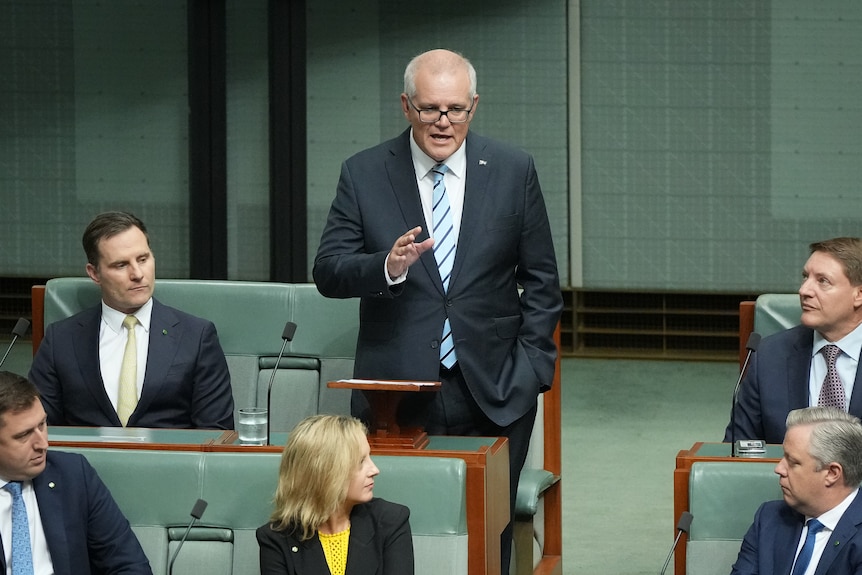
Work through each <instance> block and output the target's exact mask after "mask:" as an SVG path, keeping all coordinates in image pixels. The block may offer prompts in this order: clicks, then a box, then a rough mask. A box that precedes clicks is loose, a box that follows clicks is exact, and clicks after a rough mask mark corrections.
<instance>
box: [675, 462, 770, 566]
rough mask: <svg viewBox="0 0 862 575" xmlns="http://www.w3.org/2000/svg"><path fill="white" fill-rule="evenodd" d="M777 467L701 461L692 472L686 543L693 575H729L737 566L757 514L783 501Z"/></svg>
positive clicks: (767, 464)
mask: <svg viewBox="0 0 862 575" xmlns="http://www.w3.org/2000/svg"><path fill="white" fill-rule="evenodd" d="M774 468H775V463H774V462H766V461H709V462H706V461H699V462H696V463H694V464H692V466H691V476H690V478H689V510H690V512H691V514H692V516H693V517H694V521H692V523H691V528H690V530H689V534H688V541H687V543H686V573H687V574H688V575H719V574H721V575H727V574H728V573H730V570H731V569H730V568H731V565H733V563H734V561H736V557H737V555H738V554H739V547H740V544H741V543H742V539H743V537H744V536H745V533H746V531H748V528H749V526H750V525H751V522H752V520H753V519H754V512H755V511H756V510H757V508H758V507H759V506H760V504H761V503H763V502H764V501H770V500H773V499H781V497H782V493H781V487H780V486H779V485H778V477H777V476H776V475H775V473H774V472H773V469H774Z"/></svg>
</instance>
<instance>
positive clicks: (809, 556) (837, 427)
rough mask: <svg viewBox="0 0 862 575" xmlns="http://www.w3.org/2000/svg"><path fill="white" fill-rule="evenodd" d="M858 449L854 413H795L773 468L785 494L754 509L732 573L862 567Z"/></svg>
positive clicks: (830, 572)
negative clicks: (751, 521)
mask: <svg viewBox="0 0 862 575" xmlns="http://www.w3.org/2000/svg"><path fill="white" fill-rule="evenodd" d="M860 453H862V424H860V423H859V419H858V418H856V417H854V416H852V415H849V414H847V413H845V412H843V411H839V410H837V409H834V408H829V407H808V408H804V409H798V410H794V411H792V412H791V413H790V415H788V416H787V435H786V436H785V438H784V457H782V459H781V461H780V462H779V463H778V465H776V466H775V473H776V474H778V476H779V480H778V482H779V484H780V485H781V489H782V491H783V492H784V500H783V501H769V502H766V503H764V504H763V505H761V506H760V508H759V509H758V510H757V513H756V514H755V516H754V523H753V524H752V526H751V527H750V528H749V530H748V533H746V534H745V538H744V539H743V541H742V547H741V549H740V551H739V557H738V558H737V561H736V563H735V564H734V566H733V571H732V575H771V574H773V573H792V575H803V574H814V573H816V574H817V575H843V574H848V575H849V574H852V573H860V572H862V530H860V526H862V498H860V497H859V496H858V495H859V484H860V482H862V458H860V457H859V454H860ZM791 568H792V569H793V570H792V571H791Z"/></svg>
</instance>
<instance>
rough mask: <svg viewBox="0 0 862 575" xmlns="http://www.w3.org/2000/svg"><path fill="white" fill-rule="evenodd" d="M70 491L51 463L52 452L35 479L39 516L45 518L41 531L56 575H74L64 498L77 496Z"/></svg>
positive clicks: (34, 486)
mask: <svg viewBox="0 0 862 575" xmlns="http://www.w3.org/2000/svg"><path fill="white" fill-rule="evenodd" d="M68 488H69V486H68V485H65V484H64V481H63V480H62V479H61V476H60V474H59V473H58V472H57V469H56V467H55V466H54V465H53V464H52V462H51V457H50V453H49V454H48V461H47V463H46V464H45V470H44V471H43V472H42V473H40V474H39V475H38V476H37V477H36V478H34V479H33V490H34V491H35V492H36V500H37V501H38V502H39V515H40V516H41V517H42V529H43V530H44V531H45V541H46V542H47V543H48V550H49V551H50V552H51V561H52V562H53V564H54V572H55V573H57V574H58V575H62V574H64V573H72V566H71V563H70V561H71V558H70V557H69V544H68V541H67V540H66V518H65V515H64V508H63V499H64V498H66V497H74V496H75V495H74V494H72V493H70V492H69V489H68Z"/></svg>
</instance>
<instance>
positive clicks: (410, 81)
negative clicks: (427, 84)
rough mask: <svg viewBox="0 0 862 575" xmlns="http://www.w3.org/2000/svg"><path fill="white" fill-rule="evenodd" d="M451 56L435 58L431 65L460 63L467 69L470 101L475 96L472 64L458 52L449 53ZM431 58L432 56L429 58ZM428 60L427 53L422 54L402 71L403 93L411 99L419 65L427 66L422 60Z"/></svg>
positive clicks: (474, 75)
mask: <svg viewBox="0 0 862 575" xmlns="http://www.w3.org/2000/svg"><path fill="white" fill-rule="evenodd" d="M449 52H450V54H451V57H450V58H447V59H441V58H439V57H438V58H436V59H435V60H434V61H433V63H432V64H431V65H433V66H436V67H440V66H446V67H449V66H452V65H453V64H456V65H457V64H458V63H460V64H461V65H462V66H464V67H465V68H466V69H467V75H468V76H469V77H470V100H472V99H473V97H474V96H476V68H474V67H473V64H471V63H470V60H468V59H467V58H465V57H464V56H463V55H461V54H459V53H458V52H452V51H449ZM430 57H432V58H433V56H430ZM426 59H429V52H423V53H421V54H418V55H417V56H414V57H413V59H412V60H410V62H409V63H408V64H407V68H405V69H404V93H405V94H407V95H408V96H410V97H411V98H413V97H414V96H416V73H417V71H418V70H419V67H420V65H422V64H429V62H423V60H426Z"/></svg>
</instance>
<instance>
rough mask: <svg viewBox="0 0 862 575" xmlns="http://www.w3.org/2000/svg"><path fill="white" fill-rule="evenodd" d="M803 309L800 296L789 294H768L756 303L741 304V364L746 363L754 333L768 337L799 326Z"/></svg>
mask: <svg viewBox="0 0 862 575" xmlns="http://www.w3.org/2000/svg"><path fill="white" fill-rule="evenodd" d="M801 313H802V308H801V307H800V305H799V295H798V294H795V293H794V294H789V293H766V294H762V295H760V296H758V297H757V300H755V301H743V302H740V304H739V364H740V365H742V363H743V361H745V355H746V348H745V346H746V344H747V343H748V336H749V335H750V334H751V332H752V331H754V332H757V333H759V334H760V337H766V336H768V335H772V334H773V333H778V332H779V331H784V330H785V329H789V328H791V327H793V326H795V325H799V317H800V315H801Z"/></svg>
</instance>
